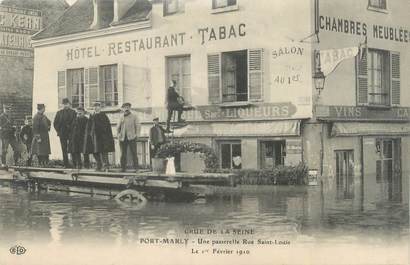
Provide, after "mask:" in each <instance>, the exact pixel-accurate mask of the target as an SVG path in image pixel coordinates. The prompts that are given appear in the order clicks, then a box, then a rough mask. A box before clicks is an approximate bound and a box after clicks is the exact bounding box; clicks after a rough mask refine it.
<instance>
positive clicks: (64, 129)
mask: <svg viewBox="0 0 410 265" xmlns="http://www.w3.org/2000/svg"><path fill="white" fill-rule="evenodd" d="M62 103H63V106H64V107H63V109H61V110H59V111H57V114H56V117H55V119H54V128H55V129H56V131H57V135H58V137H60V144H61V151H62V153H63V161H64V167H65V168H70V167H71V166H70V163H69V161H68V152H69V150H68V149H67V148H68V146H69V141H70V137H71V130H72V128H73V123H74V119H75V117H76V116H77V113H76V112H75V110H73V109H71V103H70V100H69V99H68V98H64V99H63V102H62Z"/></svg>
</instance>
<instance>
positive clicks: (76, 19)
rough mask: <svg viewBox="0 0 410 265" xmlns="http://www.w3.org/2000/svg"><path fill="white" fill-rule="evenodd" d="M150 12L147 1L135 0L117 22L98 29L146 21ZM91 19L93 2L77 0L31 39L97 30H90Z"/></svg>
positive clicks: (105, 24)
mask: <svg viewBox="0 0 410 265" xmlns="http://www.w3.org/2000/svg"><path fill="white" fill-rule="evenodd" d="M151 10H152V4H151V3H150V2H149V1H148V0H137V1H136V2H135V4H134V5H133V6H132V7H131V8H130V9H129V10H128V11H127V12H126V14H125V15H124V16H123V17H122V18H120V20H119V21H118V22H116V23H111V24H110V23H104V24H103V25H102V26H101V27H99V28H98V29H102V28H108V27H111V26H116V25H121V24H126V23H135V22H138V21H143V20H146V19H147V16H148V14H149V13H150V12H151ZM93 18H94V7H93V0H77V1H76V2H75V3H74V4H73V5H72V6H71V7H70V8H69V9H67V10H66V11H65V12H64V14H63V15H62V16H61V17H60V18H59V19H57V21H55V22H54V23H52V24H51V25H49V26H48V27H46V28H45V29H44V30H42V31H40V32H39V33H37V34H36V35H34V36H33V37H32V39H33V40H41V39H47V38H53V37H59V36H65V35H70V34H75V33H80V32H87V31H94V30H97V29H92V28H90V26H91V24H92V22H93Z"/></svg>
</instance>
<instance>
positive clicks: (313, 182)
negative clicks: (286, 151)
mask: <svg viewBox="0 0 410 265" xmlns="http://www.w3.org/2000/svg"><path fill="white" fill-rule="evenodd" d="M317 178H318V171H317V170H315V169H312V170H309V173H308V184H309V186H317V184H318V180H317Z"/></svg>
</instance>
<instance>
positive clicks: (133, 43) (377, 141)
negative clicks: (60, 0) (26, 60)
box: [33, 0, 410, 199]
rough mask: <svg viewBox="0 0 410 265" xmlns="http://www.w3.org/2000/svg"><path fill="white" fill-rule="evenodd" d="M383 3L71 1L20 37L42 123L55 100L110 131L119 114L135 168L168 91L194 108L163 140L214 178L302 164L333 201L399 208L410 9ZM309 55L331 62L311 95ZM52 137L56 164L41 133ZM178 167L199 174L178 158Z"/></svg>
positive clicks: (404, 181) (143, 159) (404, 173)
mask: <svg viewBox="0 0 410 265" xmlns="http://www.w3.org/2000/svg"><path fill="white" fill-rule="evenodd" d="M391 2H393V1H388V3H386V1H368V0H361V1H353V0H351V1H350V2H349V4H348V3H347V2H346V1H344V2H341V1H320V2H319V1H314V0H309V1H299V0H291V1H271V0H259V1H257V2H255V1H251V0H212V1H211V0H209V1H202V0H186V1H181V0H164V1H151V2H150V1H146V0H124V1H122V0H121V1H119V0H110V1H102V0H78V1H77V2H76V3H75V4H74V5H73V6H72V7H71V8H70V9H69V10H68V11H67V12H66V13H65V14H64V16H63V17H62V18H60V19H59V20H58V21H57V22H56V23H54V24H53V25H51V26H50V27H48V28H46V29H45V30H43V31H42V32H40V33H39V34H37V35H35V36H34V37H33V39H34V42H33V45H34V46H35V58H36V60H35V64H34V103H45V104H46V105H47V110H46V111H47V113H48V115H49V116H50V118H53V116H54V113H55V112H56V111H57V110H58V108H59V105H60V103H61V99H62V98H64V97H69V98H70V99H71V100H72V102H73V105H74V106H78V105H84V106H85V107H86V108H90V106H92V103H93V102H94V101H96V100H98V101H104V102H105V108H104V111H106V112H107V113H108V114H109V116H110V119H111V121H112V124H113V128H114V126H115V124H116V122H117V120H118V117H119V107H120V106H121V104H122V103H123V102H130V103H132V105H133V110H134V111H135V113H137V114H138V116H139V118H140V120H141V123H142V126H141V134H140V137H139V144H138V153H139V157H140V163H141V165H142V166H145V165H147V164H148V163H149V150H148V149H149V148H148V131H149V128H150V127H151V126H152V118H153V117H156V116H158V117H160V120H161V121H162V122H164V121H165V120H166V91H167V88H168V86H169V83H170V82H171V81H172V80H175V81H176V82H177V90H178V92H179V93H180V94H181V95H182V96H183V97H184V98H185V100H186V102H188V103H189V104H190V105H192V106H193V107H194V109H193V110H190V111H187V112H185V113H184V119H186V120H187V122H188V126H186V127H184V128H181V129H175V130H174V134H173V137H175V138H179V139H185V140H190V141H194V142H200V143H204V144H207V145H209V146H212V147H213V148H214V149H215V151H216V152H217V154H218V155H219V158H220V166H221V168H227V169H230V168H232V169H238V168H242V169H256V168H258V169H261V168H271V167H274V166H277V165H295V164H298V163H300V162H305V163H306V164H307V165H308V166H309V168H311V169H317V170H318V172H319V175H320V180H321V183H322V184H323V186H324V187H326V188H327V189H328V190H335V191H337V192H338V194H339V193H340V194H341V195H340V196H341V197H342V198H346V199H348V198H351V197H356V198H359V197H363V196H364V195H366V196H369V197H371V196H373V195H374V196H376V197H377V196H380V194H382V193H383V194H384V193H385V192H387V193H386V196H387V199H389V198H390V199H393V197H394V196H399V197H400V199H403V198H404V199H405V198H408V188H407V187H408V177H409V176H408V174H409V168H408V167H409V166H408V165H407V164H406V163H403V161H406V159H407V160H408V155H409V152H408V150H409V125H408V121H409V106H410V95H409V91H408V89H407V87H408V84H409V79H408V77H407V76H406V75H405V72H404V69H406V65H408V64H409V60H408V59H409V58H408V55H407V54H406V52H405V51H408V42H409V41H410V39H409V38H410V35H409V31H408V30H409V29H410V26H409V23H408V21H406V20H405V14H404V13H405V12H406V10H407V11H408V10H410V9H409V6H408V5H409V4H408V3H407V2H406V1H404V0H403V1H395V2H394V3H391ZM396 2H397V3H396ZM364 12H365V13H366V16H364V17H365V19H363V18H361V17H363V16H362V14H363V13H364ZM392 30H393V33H391V31H392ZM385 31H387V32H388V34H387V33H385ZM314 33H318V34H316V35H315V34H314ZM392 34H393V35H392ZM316 36H318V40H319V42H318V41H317V38H316ZM366 37H367V41H366ZM361 43H362V44H363V45H361V48H360V49H358V47H359V45H360V44H361ZM366 43H367V44H366ZM352 47H356V48H354V49H353V48H352ZM345 48H351V49H353V54H354V51H359V50H360V53H359V52H357V55H356V56H353V55H352V51H351V52H349V53H348V54H347V55H346V54H345V53H344V52H347V51H348V50H344V49H345ZM337 49H339V50H338V51H339V52H338V51H337ZM315 50H321V51H328V53H325V52H324V53H323V54H322V52H321V53H320V54H321V56H320V62H321V65H325V64H326V60H328V61H333V62H334V61H338V59H340V63H339V65H338V66H337V67H336V69H334V71H333V72H332V73H330V74H328V75H327V77H326V83H325V88H324V90H323V91H322V92H321V93H320V95H319V94H318V92H317V91H316V90H315V87H314V85H313V80H312V75H313V73H314V71H316V68H317V67H318V62H319V61H318V59H317V57H316V56H315V55H316V53H315V52H314V51H315ZM335 53H337V54H335ZM326 54H327V55H328V58H327V57H326ZM342 59H343V60H342ZM113 131H114V132H115V130H113ZM51 139H52V141H53V143H56V144H53V145H52V153H53V155H54V156H55V157H59V155H60V149H59V145H58V140H57V138H56V134H55V132H54V131H51ZM117 147H118V145H117ZM117 150H119V148H117ZM406 150H407V151H406ZM112 160H113V162H114V161H116V162H118V160H119V157H118V155H116V154H114V155H113V157H112ZM400 161H401V162H400ZM181 166H182V169H183V170H186V171H197V170H200V169H201V168H203V163H202V162H201V159H200V158H199V157H196V156H195V155H192V154H190V155H186V156H184V155H183V157H182V165H181ZM397 194H399V195H397ZM406 196H407V197H406Z"/></svg>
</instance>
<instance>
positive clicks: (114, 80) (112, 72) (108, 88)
mask: <svg viewBox="0 0 410 265" xmlns="http://www.w3.org/2000/svg"><path fill="white" fill-rule="evenodd" d="M117 71H118V70H117V65H104V66H100V80H101V89H102V91H101V97H100V98H99V100H101V101H104V102H105V106H117V105H118V74H117Z"/></svg>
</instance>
